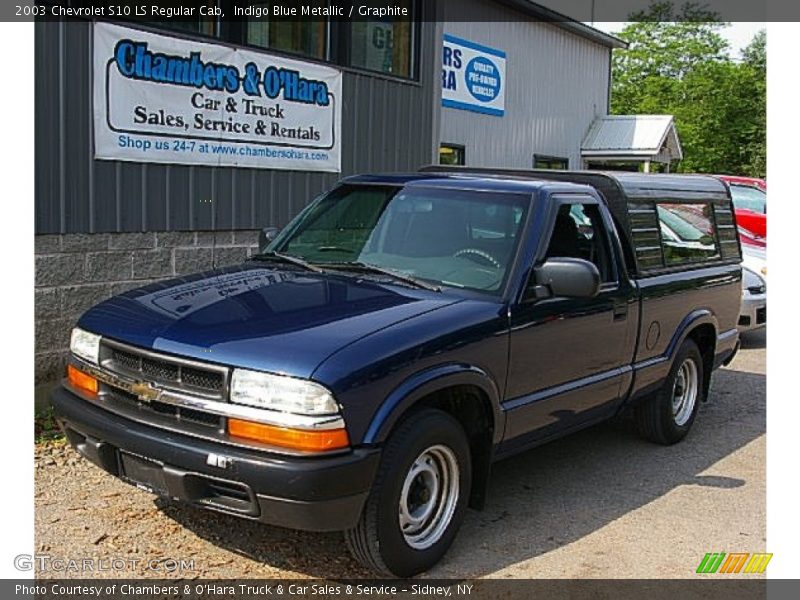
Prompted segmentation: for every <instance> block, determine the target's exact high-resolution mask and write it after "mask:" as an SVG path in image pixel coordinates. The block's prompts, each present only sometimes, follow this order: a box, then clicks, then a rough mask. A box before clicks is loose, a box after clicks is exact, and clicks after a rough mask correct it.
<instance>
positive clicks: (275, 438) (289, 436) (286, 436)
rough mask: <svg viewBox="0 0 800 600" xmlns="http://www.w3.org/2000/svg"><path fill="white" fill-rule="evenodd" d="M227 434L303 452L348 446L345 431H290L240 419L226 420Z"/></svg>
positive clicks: (287, 428)
mask: <svg viewBox="0 0 800 600" xmlns="http://www.w3.org/2000/svg"><path fill="white" fill-rule="evenodd" d="M228 433H229V434H230V435H231V436H232V437H237V438H242V439H246V440H253V441H256V442H261V443H262V444H268V445H270V446H278V447H281V448H291V449H292V450H302V451H305V452H325V451H326V450H338V449H340V448H347V446H349V445H350V440H349V439H348V437H347V431H346V430H345V429H320V430H305V429H291V428H289V427H278V426H275V425H266V424H264V423H254V422H252V421H242V420H240V419H228Z"/></svg>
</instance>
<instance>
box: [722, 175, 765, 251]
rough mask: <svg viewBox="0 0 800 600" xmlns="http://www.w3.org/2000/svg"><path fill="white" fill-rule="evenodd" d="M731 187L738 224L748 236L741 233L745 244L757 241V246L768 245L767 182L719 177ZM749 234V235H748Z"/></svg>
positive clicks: (732, 176) (746, 178) (754, 179)
mask: <svg viewBox="0 0 800 600" xmlns="http://www.w3.org/2000/svg"><path fill="white" fill-rule="evenodd" d="M717 177H719V178H720V179H722V180H723V181H726V182H727V183H728V185H730V187H731V196H732V197H733V206H734V207H735V209H736V223H737V224H738V225H739V227H741V228H742V229H745V230H746V231H747V234H743V233H742V232H740V236H739V237H740V238H741V241H742V243H743V244H747V243H751V244H752V242H751V239H753V240H755V245H759V246H760V245H766V240H767V182H766V181H764V180H763V179H757V178H755V177H738V176H734V175H717ZM748 234H749V235H748Z"/></svg>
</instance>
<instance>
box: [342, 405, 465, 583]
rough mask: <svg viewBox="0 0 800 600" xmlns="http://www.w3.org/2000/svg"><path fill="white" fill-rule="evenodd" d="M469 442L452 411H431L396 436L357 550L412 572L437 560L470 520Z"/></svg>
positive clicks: (356, 535) (387, 566)
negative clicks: (468, 505) (462, 526)
mask: <svg viewBox="0 0 800 600" xmlns="http://www.w3.org/2000/svg"><path fill="white" fill-rule="evenodd" d="M471 477H472V468H471V464H470V453H469V444H468V442H467V437H466V435H465V434H464V430H463V428H462V427H461V425H460V424H459V422H458V421H456V420H455V419H454V418H453V417H451V416H450V415H448V414H447V413H445V412H443V411H440V410H435V409H424V410H421V411H419V412H417V413H414V414H413V415H411V416H410V417H409V418H408V419H407V420H406V421H404V422H403V423H402V424H401V425H400V426H399V428H398V429H397V430H396V431H395V432H394V433H393V434H392V435H391V436H390V438H389V440H388V441H387V443H386V447H385V449H384V453H383V457H382V459H381V466H380V468H379V471H378V476H377V478H376V480H375V484H374V485H373V488H372V491H371V492H370V495H369V497H368V499H367V502H366V505H365V507H364V511H363V513H362V514H361V519H360V520H359V522H358V524H357V525H356V527H354V528H353V529H351V530H349V531H346V532H345V541H346V542H347V546H348V548H349V549H350V551H351V552H352V554H353V556H355V558H356V559H357V560H359V561H360V562H361V563H362V564H364V565H365V566H367V567H368V568H370V569H373V570H375V571H378V572H381V573H384V574H387V575H393V576H397V577H411V576H412V575H416V574H417V573H421V572H422V571H426V570H428V569H429V568H431V567H432V566H433V565H435V564H436V563H437V562H438V561H439V560H440V559H441V558H442V556H443V555H444V553H445V552H446V551H447V549H448V548H449V547H450V544H451V543H452V542H453V539H454V538H455V536H456V533H457V531H458V528H459V527H460V525H461V521H462V520H463V518H464V511H465V510H466V505H467V498H468V496H469V491H470V486H471V483H472V482H471Z"/></svg>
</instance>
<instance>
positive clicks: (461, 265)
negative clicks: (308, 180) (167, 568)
mask: <svg viewBox="0 0 800 600" xmlns="http://www.w3.org/2000/svg"><path fill="white" fill-rule="evenodd" d="M528 201H529V196H527V195H523V194H499V193H488V192H475V191H463V190H442V189H433V188H412V189H410V188H398V187H388V186H353V185H351V186H348V185H345V186H341V187H339V188H337V189H335V190H333V191H332V192H331V193H330V194H328V195H326V196H324V197H323V198H321V199H320V200H318V201H317V202H315V203H314V204H312V205H311V206H310V207H309V208H308V209H307V210H305V211H304V212H303V213H301V214H300V216H298V218H297V219H295V220H294V221H293V222H292V223H291V224H290V225H289V227H288V228H287V229H286V231H285V232H284V233H282V234H281V235H280V237H278V239H276V240H275V242H274V243H273V244H272V245H271V246H270V248H269V250H270V251H273V252H280V253H284V254H288V255H291V256H295V257H300V258H302V259H304V260H306V261H308V262H309V263H311V264H314V265H319V266H321V267H323V268H324V267H325V265H326V264H327V265H329V266H331V267H333V266H336V267H338V268H341V267H347V265H348V264H352V265H353V266H356V264H358V265H361V266H364V265H367V266H375V267H379V268H381V269H384V270H388V271H390V272H394V273H397V274H398V275H404V276H408V277H414V278H416V279H419V280H423V281H427V282H431V283H434V284H436V285H444V286H451V287H458V288H466V289H470V290H478V291H484V292H490V293H495V294H497V293H499V292H500V291H501V290H502V287H503V284H504V282H505V279H506V276H507V275H508V271H509V265H510V264H511V263H512V261H513V258H514V255H515V252H516V248H517V243H518V239H519V235H520V230H521V226H522V223H523V222H524V220H525V214H526V210H527V206H528Z"/></svg>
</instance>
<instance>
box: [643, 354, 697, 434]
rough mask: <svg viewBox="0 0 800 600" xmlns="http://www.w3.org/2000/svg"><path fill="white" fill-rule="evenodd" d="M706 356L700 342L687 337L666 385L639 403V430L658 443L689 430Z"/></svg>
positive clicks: (695, 409)
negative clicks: (700, 348) (699, 347)
mask: <svg viewBox="0 0 800 600" xmlns="http://www.w3.org/2000/svg"><path fill="white" fill-rule="evenodd" d="M702 386H703V357H702V356H701V354H700V350H699V349H698V347H697V344H695V343H694V341H692V340H685V341H684V342H683V344H682V345H681V347H680V350H679V351H678V353H677V355H676V356H675V360H674V361H673V363H672V368H671V369H670V373H669V376H668V377H667V380H666V381H665V382H664V385H663V387H662V388H661V389H660V390H658V391H657V392H656V393H655V394H653V395H652V396H651V397H650V398H648V399H647V400H646V401H644V402H643V403H642V404H640V405H639V406H637V407H636V410H635V412H634V418H635V419H636V425H637V427H638V429H639V432H640V433H641V434H642V436H644V437H645V438H647V439H648V440H650V441H653V442H656V443H658V444H664V445H669V444H674V443H676V442H679V441H681V440H682V439H683V438H684V437H686V434H687V433H689V429H691V427H692V424H693V423H694V419H695V417H696V416H697V409H698V407H699V405H700V398H701V396H702V389H703V387H702Z"/></svg>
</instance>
